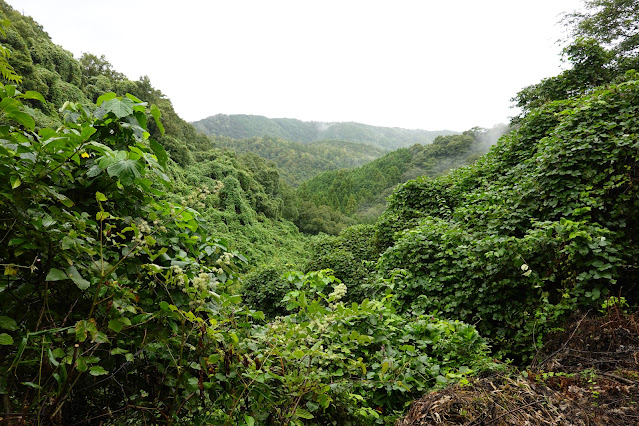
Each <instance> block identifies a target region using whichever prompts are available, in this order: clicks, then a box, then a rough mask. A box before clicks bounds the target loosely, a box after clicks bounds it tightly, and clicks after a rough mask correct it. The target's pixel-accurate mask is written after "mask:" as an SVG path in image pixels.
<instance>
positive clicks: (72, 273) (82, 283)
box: [66, 266, 91, 290]
mask: <svg viewBox="0 0 639 426" xmlns="http://www.w3.org/2000/svg"><path fill="white" fill-rule="evenodd" d="M66 273H67V275H68V276H69V278H71V281H73V282H74V283H75V285H77V286H78V288H79V289H80V290H86V289H87V288H89V286H90V285H91V283H90V282H88V281H87V280H85V279H84V278H82V276H81V275H80V272H78V270H77V268H76V267H75V266H69V267H68V268H67V270H66Z"/></svg>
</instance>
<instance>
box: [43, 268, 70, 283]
mask: <svg viewBox="0 0 639 426" xmlns="http://www.w3.org/2000/svg"><path fill="white" fill-rule="evenodd" d="M68 279H69V277H67V274H65V273H64V271H61V270H59V269H56V268H51V270H50V271H49V273H48V274H47V277H46V278H45V280H46V281H61V280H68Z"/></svg>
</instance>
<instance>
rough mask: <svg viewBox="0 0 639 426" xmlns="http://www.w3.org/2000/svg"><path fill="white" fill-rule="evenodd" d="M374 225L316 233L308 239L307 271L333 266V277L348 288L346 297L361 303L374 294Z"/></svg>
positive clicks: (375, 254) (375, 253)
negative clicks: (332, 232)
mask: <svg viewBox="0 0 639 426" xmlns="http://www.w3.org/2000/svg"><path fill="white" fill-rule="evenodd" d="M374 235H375V227H374V226H373V225H356V226H351V227H348V228H346V229H344V230H343V231H342V232H340V234H339V235H338V236H332V235H318V236H315V237H313V239H312V240H311V241H312V242H311V247H310V254H309V258H308V262H307V263H306V265H305V270H306V271H316V270H321V269H327V268H330V269H332V271H333V273H334V274H335V277H337V278H338V279H339V280H340V281H342V282H343V283H344V284H345V285H346V286H347V287H348V289H349V291H348V294H347V295H346V298H345V300H347V301H352V302H361V301H362V300H364V299H365V298H371V297H373V296H374V293H371V292H372V291H374V281H375V278H376V274H375V268H374V263H375V261H376V260H377V258H378V257H379V254H380V253H379V252H378V251H376V250H375V248H374V245H373V238H374Z"/></svg>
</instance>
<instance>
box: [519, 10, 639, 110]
mask: <svg viewBox="0 0 639 426" xmlns="http://www.w3.org/2000/svg"><path fill="white" fill-rule="evenodd" d="M584 6H585V9H584V10H583V11H579V12H573V13H568V14H566V15H565V16H564V19H563V21H564V24H565V25H566V26H567V27H568V29H569V32H570V38H569V39H568V40H564V43H565V44H566V47H565V48H564V49H563V56H564V58H565V60H567V61H568V62H569V63H570V65H571V68H569V69H567V70H566V71H564V72H562V73H561V74H559V75H558V76H556V77H550V78H547V79H544V80H542V81H541V82H539V83H537V84H533V85H531V86H528V87H526V88H524V89H523V90H521V91H520V92H519V93H518V94H517V96H515V97H514V98H513V101H515V102H516V105H517V106H518V107H520V108H522V114H521V115H522V116H525V115H526V114H527V113H528V112H530V111H531V110H532V109H534V108H536V107H539V106H541V105H543V104H544V103H547V102H551V101H555V100H560V99H568V98H570V97H574V96H580V95H583V94H585V93H587V92H588V91H589V90H591V89H593V88H595V87H597V86H600V85H602V84H606V83H611V82H618V81H620V80H622V79H623V78H624V74H625V73H626V72H627V71H629V70H631V69H637V68H639V25H637V22H639V6H638V5H637V2H636V1H634V0H586V1H585V2H584Z"/></svg>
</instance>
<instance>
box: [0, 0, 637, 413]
mask: <svg viewBox="0 0 639 426" xmlns="http://www.w3.org/2000/svg"><path fill="white" fill-rule="evenodd" d="M585 6H586V12H584V13H582V14H578V15H572V16H571V19H569V20H568V24H569V25H568V28H569V30H570V31H571V33H570V34H571V36H570V39H569V40H566V45H567V47H566V48H565V51H564V55H565V58H566V60H567V63H568V68H567V69H566V70H565V71H563V72H562V73H561V74H560V75H558V76H556V77H552V78H549V79H545V80H543V81H542V82H540V83H538V84H534V85H532V86H529V87H527V88H525V89H523V90H522V91H521V92H519V93H518V94H517V95H515V98H514V101H515V102H516V103H518V104H519V105H520V106H521V107H522V113H521V115H520V116H519V117H517V118H516V119H515V120H513V122H512V123H510V126H509V128H508V132H507V133H506V134H505V135H504V136H502V137H501V138H500V139H499V141H498V142H497V143H496V144H494V145H493V142H494V141H493V139H494V136H496V135H498V134H499V133H500V132H501V131H502V130H503V129H500V128H495V129H491V130H484V129H477V128H476V129H471V130H469V131H467V132H464V133H463V134H455V135H439V136H438V137H436V138H434V140H433V141H432V143H429V144H427V145H420V144H414V143H411V144H409V145H408V146H407V147H403V148H401V149H398V150H396V151H393V152H391V153H388V154H386V155H384V156H382V157H380V158H379V159H377V160H375V161H373V162H371V163H367V164H365V165H363V166H360V167H358V168H355V169H350V170H344V169H342V170H337V171H331V172H326V173H323V174H320V175H318V176H316V177H314V178H312V179H311V180H310V181H309V183H308V184H307V185H302V186H300V188H299V192H297V191H296V190H295V189H293V188H292V187H291V186H290V185H289V184H287V183H286V182H285V180H284V179H283V178H282V174H281V172H280V170H279V169H278V167H277V165H276V164H275V162H274V161H275V160H277V161H282V160H278V158H288V155H289V154H290V156H291V157H292V158H296V157H295V156H296V155H298V154H297V153H302V154H303V153H304V151H303V150H301V148H300V147H298V146H295V145H292V144H293V142H290V143H289V142H282V140H280V139H277V138H280V137H282V136H279V135H278V136H274V137H273V138H270V137H269V138H267V137H264V135H258V136H249V135H246V136H238V137H240V138H248V139H247V140H244V141H241V140H240V141H237V142H238V143H241V144H244V145H242V146H243V148H240V145H238V146H237V149H236V150H233V147H232V144H233V143H235V142H236V141H234V140H231V139H229V137H223V136H217V137H215V138H213V139H209V137H208V136H206V135H202V134H201V133H199V132H198V131H197V130H196V129H195V128H194V127H193V126H192V125H190V124H189V123H186V122H185V121H184V120H182V119H180V118H179V116H178V115H177V114H176V113H175V111H174V110H173V108H172V105H171V102H170V100H169V99H167V98H166V97H165V96H164V95H163V94H162V93H161V92H160V91H159V90H158V89H155V88H154V87H153V86H152V85H151V83H150V81H149V79H148V78H146V77H142V78H140V79H139V80H138V81H131V80H129V79H127V78H126V77H125V76H123V75H122V74H120V73H118V72H117V71H115V70H114V69H113V68H112V67H111V65H110V64H109V63H108V61H107V60H106V58H104V57H97V56H94V55H91V54H84V55H83V56H82V57H81V58H80V59H75V58H74V57H73V55H71V54H70V53H69V52H67V51H65V50H64V49H63V48H62V47H59V46H56V45H54V44H53V43H52V42H51V40H50V38H49V37H48V35H47V34H46V33H45V32H44V30H43V29H42V28H41V27H40V26H39V25H38V24H37V23H35V22H34V21H33V20H32V19H31V18H28V17H23V16H22V15H21V14H20V13H18V12H16V11H15V10H13V9H12V8H11V7H9V6H8V5H7V4H6V3H5V2H4V1H2V0H0V14H1V15H2V16H1V17H0V18H3V19H0V76H1V81H0V266H1V267H2V270H3V274H2V279H1V280H0V400H1V403H0V404H1V405H0V407H1V408H0V410H1V411H0V421H2V422H4V423H7V424H38V425H40V424H43V425H75V424H96V425H97V424H100V425H121V424H131V425H146V424H167V425H182V424H184V425H191V424H207V425H208V424H211V425H247V426H254V425H259V426H262V425H263V426H270V425H291V426H304V425H371V426H372V425H380V424H385V425H395V424H420V425H421V424H423V425H426V424H432V423H433V422H437V423H442V424H452V423H453V422H456V424H462V423H463V424H502V423H503V424H526V422H528V423H530V424H555V423H562V424H563V423H566V424H569V423H573V422H578V423H583V424H634V423H636V418H637V415H639V413H638V410H637V407H636V406H637V404H636V403H637V400H638V398H639V383H638V382H637V378H638V377H639V364H638V363H637V360H636V359H635V357H634V356H633V354H636V353H637V352H638V351H639V344H638V343H637V332H638V330H639V318H638V317H637V312H638V309H639V261H638V259H639V216H638V215H637V211H639V73H637V71H636V70H635V68H636V67H637V65H638V64H639V29H638V28H637V25H635V23H636V22H639V9H638V8H637V5H636V2H634V1H626V0H588V1H587V2H586V4H585ZM5 18H6V19H5ZM131 37H132V42H139V43H143V42H148V40H149V37H148V34H146V33H143V32H140V33H136V34H132V36H131ZM245 117H246V116H245ZM248 121H249V122H251V119H250V117H249V119H248ZM280 122H281V124H278V126H279V127H280V128H284V127H285V126H288V131H289V132H290V134H294V133H295V132H297V133H298V135H303V134H305V133H304V131H303V129H302V128H303V127H304V126H302V127H301V128H300V127H299V126H298V123H297V122H296V121H295V120H284V121H281V120H280ZM263 125H264V128H266V126H268V124H267V122H263ZM347 128H348V126H347ZM350 128H351V130H352V133H353V134H355V133H358V132H359V130H357V129H358V125H353V126H351V127H350ZM295 129H297V130H295ZM324 130H326V131H327V130H328V129H324ZM344 132H346V130H345V131H344ZM380 132H381V133H383V132H382V131H381V130H380ZM381 133H377V134H378V135H379V134H381ZM331 137H333V135H332V136H331ZM379 137H380V138H382V139H383V137H381V136H379ZM251 138H253V139H251ZM340 139H344V138H340ZM212 140H213V141H216V142H215V144H214V143H212ZM226 143H229V144H230V145H229V146H222V145H224V144H226ZM260 144H264V145H263V147H262V150H263V151H267V148H268V151H272V152H273V154H272V156H273V160H269V159H265V158H263V157H261V156H259V155H258V154H257V153H255V152H252V149H248V148H249V147H253V146H257V147H259V146H260ZM287 144H288V145H287ZM323 144H324V143H320V144H317V145H314V146H315V147H319V148H318V149H319V151H308V152H306V153H308V154H309V155H310V154H313V155H315V154H317V158H324V159H326V158H327V157H328V156H327V155H326V153H327V152H333V151H331V150H333V149H334V148H335V147H334V146H332V145H333V143H332V142H330V143H327V144H328V145H327V146H324V145H323ZM281 146H288V147H289V148H290V150H292V151H293V152H289V153H288V154H286V155H284V154H282V155H283V157H278V156H279V155H280V154H279V152H280V149H281ZM491 146H492V147H491ZM329 148H330V149H329ZM340 149H341V150H342V151H339V150H338V151H337V152H342V153H343V154H344V155H347V153H348V152H350V151H351V150H352V149H353V147H352V146H341V147H340ZM256 150H258V151H259V149H256ZM324 150H328V151H324ZM486 150H488V152H487V153H486V154H484V155H481V154H482V153H484V152H485V151H486ZM355 152H357V150H355ZM302 154H300V155H302ZM265 155H266V154H265ZM322 156H323V157H322ZM299 158H308V161H309V162H312V161H314V160H312V159H313V158H315V157H313V156H312V155H310V157H299ZM318 161H319V160H318ZM322 161H323V160H322ZM336 161H337V160H336ZM339 161H342V160H339ZM464 164H465V165H464ZM460 165H463V166H461V167H458V166H460ZM319 166H321V167H328V166H329V163H327V162H321V161H320V162H319V163H318V167H319ZM454 167H457V168H454ZM450 168H454V169H453V170H450ZM300 174H301V171H299V170H297V171H294V173H293V171H291V175H290V176H287V177H288V178H289V179H293V176H294V178H295V179H297V178H298V177H299V176H300ZM417 175H419V176H417ZM406 179H408V180H407V181H406V182H403V183H401V182H402V181H404V180H406ZM398 183H399V184H398ZM311 185H316V187H313V188H311ZM393 185H395V188H394V189H393V190H392V194H391V195H390V197H389V199H388V206H387V207H386V208H385V209H384V210H383V212H382V213H381V215H380V216H379V217H378V218H377V219H376V220H374V221H373V220H371V222H370V223H367V224H357V225H354V226H347V225H349V224H355V222H356V220H355V219H354V218H353V217H351V216H354V213H355V212H356V211H357V210H358V209H360V208H362V206H366V203H369V202H370V203H374V202H376V201H377V198H376V197H379V196H380V193H381V194H383V193H384V192H385V191H391V189H390V188H391V187H392V186H393ZM313 197H318V199H317V200H314V199H313ZM300 198H301V199H300ZM345 200H346V202H344V201H345ZM316 201H317V202H318V203H325V204H319V205H318V204H315V202H316ZM349 215H350V216H349ZM296 224H297V225H296ZM299 229H303V230H307V231H309V232H311V231H312V232H319V231H324V230H327V231H328V232H330V233H334V234H338V235H327V233H328V232H327V233H322V232H320V234H319V235H317V236H314V237H310V236H308V235H306V234H304V233H301V232H300V230H299ZM566 367H569V368H566ZM423 396H425V398H424V399H422V402H421V404H416V405H413V407H412V408H411V410H410V413H411V414H410V416H411V417H410V418H405V419H403V420H402V419H401V418H402V416H404V415H405V413H406V412H407V410H408V409H409V406H411V403H412V402H414V401H416V400H417V399H420V398H422V397H423ZM428 401H433V402H432V403H431V402H428ZM486 407H489V408H488V409H487V408H486ZM525 413H529V414H528V415H526V414H525Z"/></svg>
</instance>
